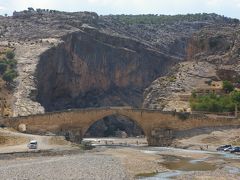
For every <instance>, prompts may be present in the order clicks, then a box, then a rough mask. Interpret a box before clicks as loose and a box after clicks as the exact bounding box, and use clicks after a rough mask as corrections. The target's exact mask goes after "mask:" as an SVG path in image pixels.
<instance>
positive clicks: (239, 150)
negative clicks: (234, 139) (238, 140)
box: [230, 147, 240, 153]
mask: <svg viewBox="0 0 240 180" xmlns="http://www.w3.org/2000/svg"><path fill="white" fill-rule="evenodd" d="M235 152H240V147H234V148H233V149H232V150H230V153H235Z"/></svg>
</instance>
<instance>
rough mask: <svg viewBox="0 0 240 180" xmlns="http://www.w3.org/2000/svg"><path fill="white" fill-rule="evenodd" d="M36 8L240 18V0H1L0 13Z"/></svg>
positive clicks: (103, 12)
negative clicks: (198, 14)
mask: <svg viewBox="0 0 240 180" xmlns="http://www.w3.org/2000/svg"><path fill="white" fill-rule="evenodd" d="M28 7H33V8H44V9H54V10H61V11H94V12H97V13H98V14H103V15H105V14H171V15H172V14H187V13H203V12H206V13H217V14H220V15H224V16H227V17H233V18H238V19H240V0H0V14H2V15H3V14H5V13H7V14H8V15H12V12H13V11H14V10H17V11H20V10H24V9H27V8H28Z"/></svg>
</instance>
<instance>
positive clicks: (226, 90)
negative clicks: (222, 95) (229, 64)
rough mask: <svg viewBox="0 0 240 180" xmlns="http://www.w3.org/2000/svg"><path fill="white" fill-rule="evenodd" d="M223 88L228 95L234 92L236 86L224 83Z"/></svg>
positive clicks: (228, 82)
mask: <svg viewBox="0 0 240 180" xmlns="http://www.w3.org/2000/svg"><path fill="white" fill-rule="evenodd" d="M222 86H223V89H224V90H225V92H226V93H230V92H232V91H233V90H234V86H233V84H232V83H231V82H230V81H223V84H222Z"/></svg>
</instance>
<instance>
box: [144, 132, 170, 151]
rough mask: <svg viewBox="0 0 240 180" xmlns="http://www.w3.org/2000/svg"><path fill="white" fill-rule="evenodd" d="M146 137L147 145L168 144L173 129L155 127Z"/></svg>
mask: <svg viewBox="0 0 240 180" xmlns="http://www.w3.org/2000/svg"><path fill="white" fill-rule="evenodd" d="M147 138H148V145H149V146H162V147H163V146H170V145H171V144H172V140H173V131H172V130H171V129H164V128H155V129H153V130H152V131H151V135H150V136H148V137H147Z"/></svg>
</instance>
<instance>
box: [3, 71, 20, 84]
mask: <svg viewBox="0 0 240 180" xmlns="http://www.w3.org/2000/svg"><path fill="white" fill-rule="evenodd" d="M16 77H17V72H16V71H14V70H9V71H6V72H5V73H4V74H3V80H4V81H6V82H7V83H11V82H13V80H14V78H16Z"/></svg>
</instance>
